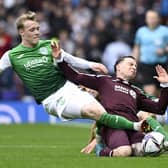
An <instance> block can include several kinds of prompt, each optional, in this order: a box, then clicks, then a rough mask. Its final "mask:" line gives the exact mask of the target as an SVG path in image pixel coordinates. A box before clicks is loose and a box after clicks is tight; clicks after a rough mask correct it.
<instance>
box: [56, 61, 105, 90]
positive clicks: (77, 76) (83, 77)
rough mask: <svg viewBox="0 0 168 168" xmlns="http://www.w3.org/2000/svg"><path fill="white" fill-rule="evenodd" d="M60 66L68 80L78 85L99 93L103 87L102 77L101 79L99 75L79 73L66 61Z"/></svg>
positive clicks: (59, 64) (60, 63)
mask: <svg viewBox="0 0 168 168" xmlns="http://www.w3.org/2000/svg"><path fill="white" fill-rule="evenodd" d="M58 66H59V68H60V69H61V70H62V71H63V73H64V75H65V77H66V79H68V80H70V81H72V82H74V83H75V84H77V85H84V86H86V87H88V88H91V89H94V90H97V91H99V88H100V87H101V82H103V79H102V76H100V77H99V76H97V75H90V74H84V73H79V72H78V71H77V70H74V69H73V68H72V67H71V66H70V65H69V64H67V63H66V62H65V61H63V62H59V63H58Z"/></svg>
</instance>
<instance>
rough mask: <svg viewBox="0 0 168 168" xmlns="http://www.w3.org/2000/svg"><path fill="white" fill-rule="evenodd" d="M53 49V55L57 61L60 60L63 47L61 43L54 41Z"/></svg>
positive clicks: (52, 43)
mask: <svg viewBox="0 0 168 168" xmlns="http://www.w3.org/2000/svg"><path fill="white" fill-rule="evenodd" d="M51 48H52V55H53V57H54V58H55V59H60V57H61V45H60V43H59V42H56V41H52V42H51Z"/></svg>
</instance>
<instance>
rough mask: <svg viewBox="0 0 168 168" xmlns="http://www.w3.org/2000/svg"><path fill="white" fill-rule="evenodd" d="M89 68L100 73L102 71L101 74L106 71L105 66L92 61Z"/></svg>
mask: <svg viewBox="0 0 168 168" xmlns="http://www.w3.org/2000/svg"><path fill="white" fill-rule="evenodd" d="M91 69H92V70H93V71H96V72H100V73H103V74H107V73H108V70H107V68H106V67H105V66H104V65H103V64H101V63H93V65H92V67H91Z"/></svg>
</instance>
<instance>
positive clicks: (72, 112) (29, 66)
mask: <svg viewBox="0 0 168 168" xmlns="http://www.w3.org/2000/svg"><path fill="white" fill-rule="evenodd" d="M16 26H17V29H18V33H19V35H20V37H21V43H20V44H18V45H17V46H16V47H14V48H13V49H11V50H9V51H7V52H6V53H5V54H4V55H3V56H2V58H1V60H0V71H1V72H2V71H4V70H5V69H6V68H8V67H12V68H13V70H14V71H15V72H16V73H17V74H18V76H19V77H20V78H21V80H22V81H23V83H24V84H25V85H26V86H27V88H28V89H29V90H30V92H31V93H32V95H33V96H34V98H35V100H36V101H37V103H39V104H42V105H43V107H44V108H45V110H46V111H47V112H48V113H49V114H53V115H55V116H58V117H60V119H62V120H69V119H75V118H88V119H93V120H96V121H97V122H99V123H101V124H104V125H106V126H109V127H113V128H120V129H134V130H139V129H140V125H141V123H139V122H131V121H129V120H126V119H125V118H123V117H119V116H116V115H110V114H108V113H107V112H106V111H105V109H104V108H103V106H102V105H101V104H100V103H99V102H98V101H97V100H96V99H94V98H93V97H92V96H91V95H90V94H88V93H86V92H83V91H81V90H80V89H79V88H78V86H77V85H75V84H73V83H71V82H70V81H67V80H66V78H65V76H64V74H63V72H62V71H61V70H60V69H59V67H58V66H57V62H56V59H54V58H53V54H54V53H55V52H57V47H58V46H57V45H55V44H54V45H52V47H51V41H50V40H40V31H39V29H40V27H39V23H38V22H37V20H36V14H35V13H34V12H31V11H29V12H27V13H25V14H22V15H21V16H19V17H18V19H17V20H16ZM55 48H56V50H55ZM60 54H61V56H62V57H61V58H63V59H64V60H66V61H67V62H68V63H69V64H71V65H72V66H74V67H77V68H78V67H80V68H83V69H87V68H90V69H92V70H95V71H100V72H107V69H106V68H105V67H104V66H103V65H102V64H99V63H94V62H88V61H86V60H83V59H80V58H76V57H73V56H71V55H70V54H68V53H66V52H65V51H63V50H61V53H60Z"/></svg>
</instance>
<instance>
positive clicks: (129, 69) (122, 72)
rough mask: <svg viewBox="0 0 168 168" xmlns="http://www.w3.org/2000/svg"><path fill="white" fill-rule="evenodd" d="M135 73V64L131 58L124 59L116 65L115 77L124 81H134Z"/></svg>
mask: <svg viewBox="0 0 168 168" xmlns="http://www.w3.org/2000/svg"><path fill="white" fill-rule="evenodd" d="M136 72H137V63H136V61H135V60H134V59H132V58H125V59H124V60H123V61H121V62H120V63H119V64H118V65H117V77H120V78H122V79H124V80H131V79H134V78H135V76H136Z"/></svg>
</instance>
